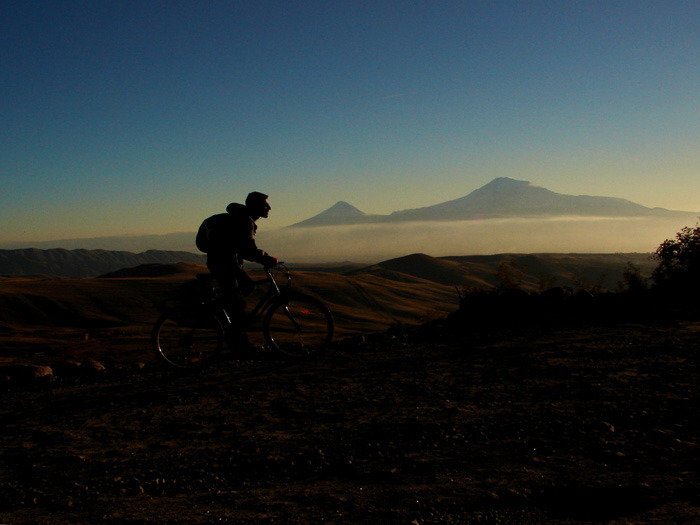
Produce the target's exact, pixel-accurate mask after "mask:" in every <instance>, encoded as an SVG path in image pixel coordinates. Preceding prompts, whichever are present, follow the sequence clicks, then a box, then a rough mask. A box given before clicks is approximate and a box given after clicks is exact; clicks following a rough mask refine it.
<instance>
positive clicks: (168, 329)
mask: <svg viewBox="0 0 700 525" xmlns="http://www.w3.org/2000/svg"><path fill="white" fill-rule="evenodd" d="M151 339H152V346H153V351H154V352H155V354H156V356H157V357H158V358H159V359H160V360H161V361H163V362H164V363H166V364H167V365H169V366H171V367H174V368H197V367H201V366H203V365H206V364H207V363H208V362H210V361H212V359H214V358H215V357H216V356H217V355H218V354H219V352H221V349H222V348H223V346H224V331H223V329H222V328H221V323H220V322H219V320H218V319H217V318H216V316H215V315H213V314H208V313H201V312H194V311H189V310H180V311H176V312H172V313H170V314H165V315H163V316H161V318H160V319H158V321H157V322H156V324H155V325H154V327H153V334H152V338H151Z"/></svg>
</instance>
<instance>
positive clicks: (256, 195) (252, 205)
mask: <svg viewBox="0 0 700 525" xmlns="http://www.w3.org/2000/svg"><path fill="white" fill-rule="evenodd" d="M267 198H268V197H267V195H265V194H264V193H260V192H259V191H253V192H251V193H249V194H248V196H247V197H246V199H245V205H246V208H248V211H249V213H250V216H251V217H253V218H255V219H257V218H259V217H267V216H268V215H269V213H270V209H271V208H270V204H269V203H268V202H267Z"/></svg>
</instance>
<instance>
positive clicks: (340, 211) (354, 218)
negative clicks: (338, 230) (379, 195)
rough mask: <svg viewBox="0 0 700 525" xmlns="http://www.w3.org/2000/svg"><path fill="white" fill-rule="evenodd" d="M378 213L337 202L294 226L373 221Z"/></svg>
mask: <svg viewBox="0 0 700 525" xmlns="http://www.w3.org/2000/svg"><path fill="white" fill-rule="evenodd" d="M377 217H380V216H378V215H367V214H366V213H365V212H363V211H360V210H358V209H357V208H355V206H353V205H351V204H348V203H347V202H345V201H339V202H336V203H335V204H334V205H333V206H331V207H330V208H328V209H327V210H326V211H324V212H321V213H319V214H318V215H314V216H313V217H311V218H310V219H306V220H305V221H301V222H298V223H296V224H292V226H293V227H294V226H334V225H338V224H361V223H366V222H373V221H374V220H376V218H377Z"/></svg>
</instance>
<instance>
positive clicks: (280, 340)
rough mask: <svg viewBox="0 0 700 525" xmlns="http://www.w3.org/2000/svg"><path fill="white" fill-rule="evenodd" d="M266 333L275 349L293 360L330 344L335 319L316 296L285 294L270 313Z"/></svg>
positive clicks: (269, 343)
mask: <svg viewBox="0 0 700 525" xmlns="http://www.w3.org/2000/svg"><path fill="white" fill-rule="evenodd" d="M263 332H264V334H265V340H266V341H267V343H268V345H270V347H271V348H272V349H273V350H276V351H278V352H281V353H282V354H285V355H288V356H292V357H304V356H308V355H311V354H313V353H317V352H319V351H321V350H323V349H325V348H326V347H327V346H328V345H329V344H330V342H331V339H333V317H332V316H331V312H330V311H329V310H328V308H327V307H326V305H324V304H323V303H322V302H321V301H319V300H318V299H316V298H315V297H312V296H310V295H304V294H285V295H283V296H282V297H280V298H279V299H278V300H277V301H276V302H275V303H274V304H273V305H272V306H271V307H270V309H269V310H268V312H267V315H266V316H265V320H264V322H263Z"/></svg>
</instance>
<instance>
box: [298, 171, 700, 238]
mask: <svg viewBox="0 0 700 525" xmlns="http://www.w3.org/2000/svg"><path fill="white" fill-rule="evenodd" d="M341 204H342V205H343V206H342V207H340V210H355V211H356V212H357V213H350V212H348V213H338V210H337V207H339V205H341ZM683 214H685V215H688V214H689V213H688V212H678V211H670V210H666V209H663V208H648V207H646V206H642V205H641V204H636V203H634V202H632V201H629V200H626V199H620V198H615V197H593V196H588V195H565V194H561V193H555V192H553V191H550V190H548V189H545V188H541V187H539V186H535V185H534V184H532V183H530V182H528V181H520V180H515V179H511V178H509V177H499V178H496V179H494V180H492V181H491V182H489V183H488V184H486V185H485V186H482V187H481V188H479V189H477V190H475V191H473V192H471V193H470V194H469V195H466V196H465V197H461V198H459V199H455V200H451V201H447V202H443V203H441V204H435V205H433V206H427V207H424V208H415V209H408V210H400V211H395V212H393V213H391V214H390V215H367V214H364V213H362V212H360V211H359V210H357V208H354V207H353V206H351V205H349V204H347V203H338V204H336V205H335V206H333V207H332V208H330V209H328V210H326V211H325V212H323V213H320V214H318V215H316V216H315V217H312V218H311V219H308V220H306V221H302V222H299V223H297V224H294V225H293V226H330V225H339V224H361V223H368V222H373V223H380V222H409V221H457V220H474V219H488V218H516V217H517V218H534V217H537V218H547V217H562V216H572V217H654V216H659V217H664V216H665V217H668V216H672V215H683Z"/></svg>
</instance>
